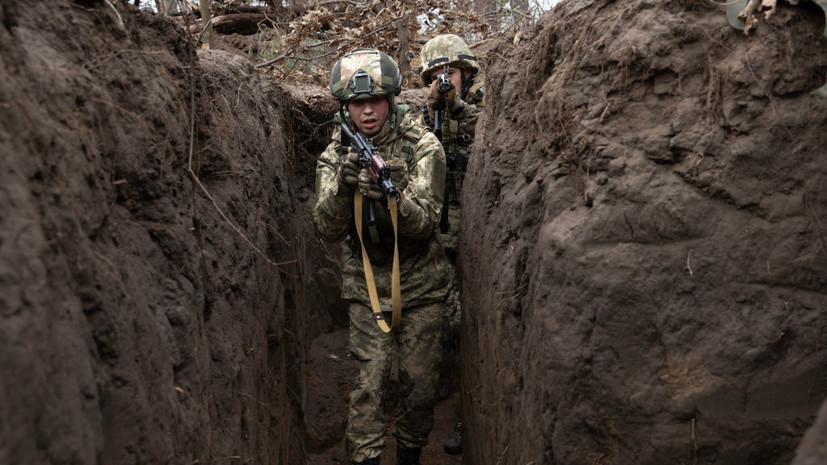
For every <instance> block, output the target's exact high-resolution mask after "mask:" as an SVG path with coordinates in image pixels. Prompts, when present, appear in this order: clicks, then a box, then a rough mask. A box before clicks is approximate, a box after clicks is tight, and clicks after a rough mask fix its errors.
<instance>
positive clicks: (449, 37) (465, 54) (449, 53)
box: [419, 34, 480, 85]
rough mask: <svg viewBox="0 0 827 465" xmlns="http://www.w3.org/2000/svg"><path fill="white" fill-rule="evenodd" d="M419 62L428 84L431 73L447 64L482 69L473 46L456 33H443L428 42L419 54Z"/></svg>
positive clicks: (423, 78) (423, 79)
mask: <svg viewBox="0 0 827 465" xmlns="http://www.w3.org/2000/svg"><path fill="white" fill-rule="evenodd" d="M419 62H420V63H421V70H422V71H421V73H420V76H422V82H424V83H425V84H426V85H427V84H430V83H431V73H432V72H433V71H434V70H435V69H440V68H443V67H445V65H454V66H457V67H460V68H470V69H472V70H474V71H478V70H479V69H480V66H479V65H478V64H477V57H476V56H474V54H473V52H471V48H470V47H469V46H468V44H466V43H465V41H464V40H462V37H460V36H458V35H455V34H441V35H438V36H436V37H434V38H433V39H431V40H429V41H428V42H426V43H425V45H424V46H423V47H422V53H420V55H419Z"/></svg>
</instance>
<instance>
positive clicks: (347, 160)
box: [338, 147, 362, 185]
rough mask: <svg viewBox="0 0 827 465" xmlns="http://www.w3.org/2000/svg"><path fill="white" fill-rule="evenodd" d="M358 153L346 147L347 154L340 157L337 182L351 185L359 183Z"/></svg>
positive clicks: (360, 169)
mask: <svg viewBox="0 0 827 465" xmlns="http://www.w3.org/2000/svg"><path fill="white" fill-rule="evenodd" d="M360 171H362V168H361V167H360V166H359V153H358V152H356V151H354V150H353V148H351V147H348V150H347V155H345V156H344V157H343V159H342V166H341V167H340V168H339V176H338V179H339V184H345V185H348V184H350V185H353V184H358V183H359V172H360Z"/></svg>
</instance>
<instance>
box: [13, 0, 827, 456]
mask: <svg viewBox="0 0 827 465" xmlns="http://www.w3.org/2000/svg"><path fill="white" fill-rule="evenodd" d="M113 7H114V8H113ZM823 29H824V16H823V13H822V12H821V10H819V9H818V8H817V7H816V6H815V5H813V4H810V3H802V4H801V5H799V6H791V5H788V4H785V3H781V4H779V9H778V12H777V13H776V15H775V16H774V17H773V18H772V21H771V22H770V23H767V24H761V25H760V26H759V27H758V28H757V29H756V30H754V31H752V32H751V33H750V35H744V34H743V33H742V32H739V31H736V30H734V29H732V28H730V27H729V26H728V24H727V22H726V17H725V15H724V8H723V7H721V6H717V5H715V4H713V3H711V2H692V1H674V2H662V1H656V0H634V1H633V0H619V1H614V2H603V1H590V0H566V1H564V2H562V3H561V4H559V5H558V6H557V7H556V8H554V9H553V10H552V11H551V12H549V13H547V14H546V15H544V16H543V17H542V18H541V20H540V21H539V23H538V24H537V26H536V27H534V28H533V29H530V30H526V31H524V32H521V33H520V34H519V36H520V38H521V40H514V39H513V38H512V37H507V38H506V39H507V40H500V39H491V40H489V41H486V43H485V44H484V45H483V46H480V47H477V48H475V50H476V51H478V52H479V54H480V58H481V60H482V63H483V66H484V68H485V70H486V75H487V79H488V80H487V82H486V87H485V92H486V113H485V116H484V119H483V121H482V122H481V123H480V125H479V126H478V130H477V131H478V132H477V133H478V138H477V142H476V145H475V148H474V150H475V151H474V153H475V155H474V157H473V158H472V160H471V163H470V166H469V173H468V175H467V177H466V183H465V186H467V187H466V189H465V190H464V192H463V203H464V210H463V217H462V231H463V233H462V236H461V238H460V255H459V258H460V264H461V266H460V270H459V274H460V279H461V291H462V294H463V306H462V308H463V314H462V323H461V326H460V330H459V331H460V341H461V360H460V361H459V362H458V361H457V360H456V359H455V358H452V363H454V364H456V363H459V365H452V366H458V367H459V368H458V369H456V370H453V371H449V372H446V381H445V383H444V385H445V386H446V392H444V393H443V394H444V396H445V399H444V400H443V401H442V403H441V405H440V408H439V409H438V410H439V411H438V415H440V416H438V424H437V429H438V431H436V430H435V434H434V435H432V444H431V445H430V446H429V447H428V448H426V451H425V454H424V460H423V463H426V464H440V465H449V464H451V465H456V464H459V463H469V464H470V463H475V464H492V465H494V464H528V463H534V464H602V465H607V464H615V465H621V464H624V465H625V464H629V463H635V464H652V465H655V464H657V465H662V464H664V463H669V464H671V463H674V464H681V463H683V464H695V463H697V464H701V463H721V464H762V465H763V464H785V465H786V464H789V463H791V462H793V463H794V464H795V465H815V464H821V463H824V461H825V460H827V451H825V447H827V446H825V444H827V410H825V409H824V408H822V413H821V415H820V417H817V415H818V414H819V408H820V407H821V405H822V403H823V401H824V399H825V396H827V371H825V367H827V354H825V353H824V351H823V350H822V349H821V345H823V341H825V340H827V314H825V311H824V309H825V308H827V237H825V234H827V233H825V224H824V221H825V218H827V192H826V191H825V186H827V158H825V152H824V147H827V133H825V131H824V127H825V123H827V121H825V119H827V111H825V109H827V103H825V101H824V100H823V99H821V98H820V97H817V96H814V95H812V94H811V93H810V91H811V90H813V89H816V88H818V87H819V86H820V85H821V84H823V83H824V81H825V77H827V53H825V52H827V47H825V45H827V44H825V39H824V38H823V36H822V35H821V34H822V31H823ZM421 95H422V94H421V92H419V93H417V90H410V91H406V92H405V93H403V95H402V96H401V97H400V98H401V99H402V100H404V101H407V100H412V101H413V102H414V103H416V101H421ZM417 99H420V100H417ZM335 110H336V103H335V101H334V100H333V99H332V98H331V97H330V95H329V94H327V91H326V89H324V88H321V87H317V86H311V85H295V84H288V83H283V82H274V81H272V80H271V79H269V78H268V77H267V76H265V75H261V74H260V73H259V71H257V70H255V69H254V68H253V64H252V63H250V62H249V60H247V59H246V58H245V57H243V56H239V55H234V54H231V53H227V52H222V51H203V50H196V47H194V46H193V44H192V37H190V36H189V35H188V34H187V33H186V32H185V31H184V30H183V29H182V28H181V27H180V26H179V24H178V23H177V22H176V21H174V20H172V19H170V18H164V17H161V16H157V15H154V14H151V13H147V12H141V11H138V10H137V9H135V8H133V7H131V6H127V5H125V4H122V3H121V2H114V1H102V0H53V1H52V2H34V3H32V2H24V1H22V0H8V1H4V2H3V3H2V4H0V153H2V159H3V164H4V166H3V168H4V169H2V170H0V415H2V417H3V422H2V423H0V463H2V464H6V463H8V464H34V463H38V464H41V463H44V464H120V463H137V464H164V463H182V464H221V465H225V464H272V465H275V464H287V463H291V464H293V463H295V464H306V463H310V464H315V463H318V464H329V463H342V462H343V460H344V454H343V452H344V451H343V449H342V444H341V439H342V434H343V426H342V422H343V420H344V413H345V412H346V401H347V392H348V391H349V386H350V382H351V378H352V376H353V370H354V362H353V360H352V359H349V357H348V353H347V341H346V334H347V328H346V326H347V321H346V317H345V315H346V310H345V305H344V304H343V302H341V300H340V299H339V297H338V288H339V282H338V266H339V265H338V249H337V246H336V245H334V244H326V243H323V242H322V241H320V240H319V239H318V238H317V237H316V236H315V234H314V232H313V226H312V224H311V221H310V216H311V215H310V209H311V206H312V203H313V201H314V196H315V194H314V175H315V171H314V170H315V158H316V156H317V155H318V153H320V152H321V150H322V148H323V147H324V145H325V144H326V142H327V138H328V135H329V132H330V130H331V129H332V121H331V118H332V115H333V113H334V112H335ZM457 373H459V374H460V379H459V380H457V379H456V378H457ZM457 381H459V383H460V384H461V386H462V390H461V394H460V393H457V391H456V384H457ZM459 400H461V402H460V403H461V408H462V411H463V424H464V428H465V430H464V431H465V433H466V439H468V442H467V443H466V446H465V453H464V456H462V457H461V458H460V457H449V456H446V455H444V454H442V453H441V450H440V449H441V440H442V439H444V437H445V433H446V432H448V431H450V429H451V427H452V426H453V425H452V423H450V422H449V421H450V420H453V418H454V404H456V403H457V402H458V401H459ZM825 408H827V407H825ZM388 414H389V415H390V416H392V415H393V410H392V409H390V408H389V410H388ZM808 429H809V431H808ZM805 432H806V436H805ZM390 455H391V454H385V456H383V458H382V460H383V462H382V463H383V465H390V464H392V463H393V460H392V457H391V456H390Z"/></svg>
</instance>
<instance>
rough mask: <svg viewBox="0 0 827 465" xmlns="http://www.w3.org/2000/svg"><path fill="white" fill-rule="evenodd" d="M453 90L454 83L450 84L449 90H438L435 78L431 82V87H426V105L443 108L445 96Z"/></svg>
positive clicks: (437, 108) (436, 108) (435, 108)
mask: <svg viewBox="0 0 827 465" xmlns="http://www.w3.org/2000/svg"><path fill="white" fill-rule="evenodd" d="M453 90H454V84H451V87H450V90H449V91H448V92H446V93H442V92H440V91H439V86H438V85H437V82H436V80H434V81H433V82H431V87H429V88H428V106H430V107H432V108H433V109H434V110H443V109H445V97H446V96H447V95H448V94H450V93H451V91H453ZM454 93H456V92H454Z"/></svg>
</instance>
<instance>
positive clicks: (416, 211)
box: [399, 132, 445, 239]
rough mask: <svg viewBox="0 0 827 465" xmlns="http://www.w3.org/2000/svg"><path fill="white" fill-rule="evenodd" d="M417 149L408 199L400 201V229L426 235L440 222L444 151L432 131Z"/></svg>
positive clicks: (407, 233) (418, 236)
mask: <svg viewBox="0 0 827 465" xmlns="http://www.w3.org/2000/svg"><path fill="white" fill-rule="evenodd" d="M414 150H415V151H414V158H413V162H412V163H411V165H410V171H409V174H408V176H409V179H408V186H407V187H406V188H405V191H404V194H405V199H404V200H403V201H402V203H401V204H400V205H399V233H400V234H402V235H403V236H407V237H412V238H415V239H425V238H427V237H429V236H431V235H432V234H433V232H434V230H435V229H436V228H437V226H438V225H439V215H440V209H441V208H442V197H443V195H444V191H445V152H443V150H442V144H440V143H439V141H438V140H437V138H436V136H434V134H433V133H431V132H425V133H424V135H423V137H422V139H420V141H419V142H418V143H417V144H416V147H415V149H414Z"/></svg>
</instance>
